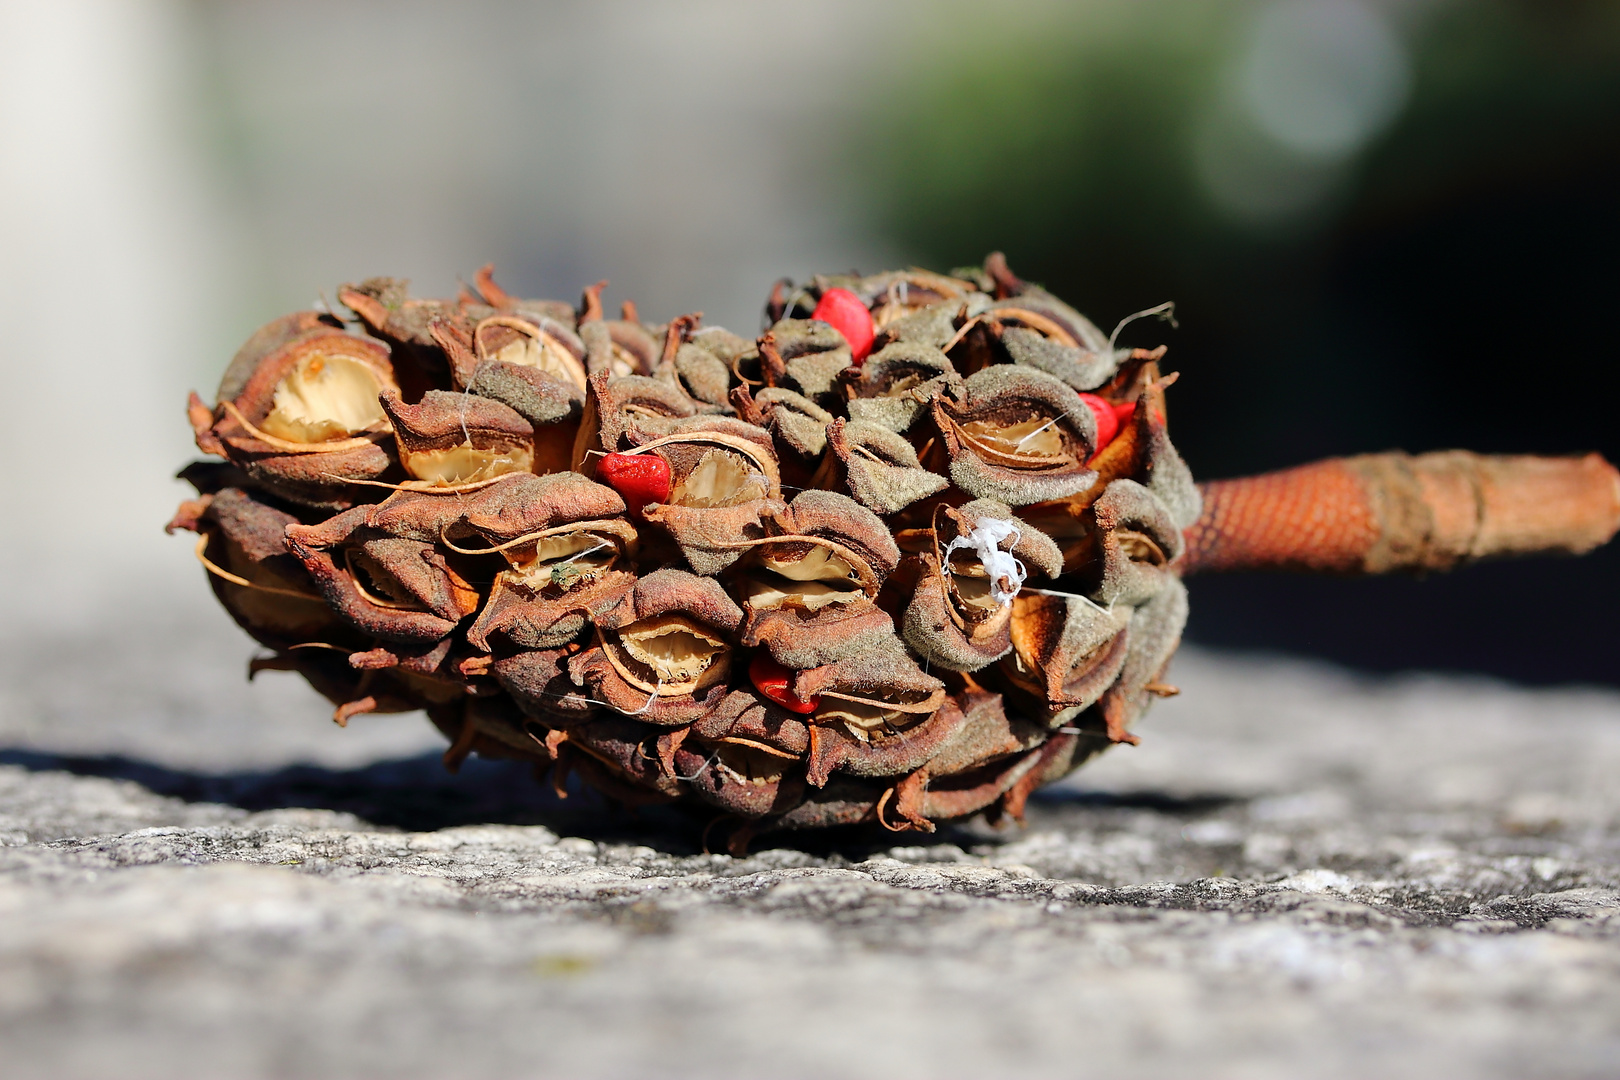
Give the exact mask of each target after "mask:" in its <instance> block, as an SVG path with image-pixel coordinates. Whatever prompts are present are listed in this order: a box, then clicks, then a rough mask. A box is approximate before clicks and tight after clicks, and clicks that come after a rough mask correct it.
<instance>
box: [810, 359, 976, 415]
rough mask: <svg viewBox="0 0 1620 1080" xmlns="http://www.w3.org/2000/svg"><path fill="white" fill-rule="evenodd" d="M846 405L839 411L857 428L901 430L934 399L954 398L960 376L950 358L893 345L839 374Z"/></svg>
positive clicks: (956, 394) (959, 390) (960, 382)
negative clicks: (871, 426) (860, 425)
mask: <svg viewBox="0 0 1620 1080" xmlns="http://www.w3.org/2000/svg"><path fill="white" fill-rule="evenodd" d="M838 381H839V383H840V385H842V386H843V388H844V392H845V394H847V395H848V397H849V400H848V402H847V403H846V405H845V407H846V408H847V409H848V410H849V418H850V419H851V420H852V421H855V422H857V423H872V424H877V425H879V426H881V427H886V428H888V429H889V430H890V431H905V430H906V429H908V428H910V427H911V425H912V423H913V422H914V421H915V420H916V419H917V417H918V416H920V415H922V414H923V413H924V412H925V411H926V409H927V406H928V403H929V402H930V401H932V400H933V399H934V397H935V395H937V394H941V393H948V394H950V395H952V396H953V397H954V396H959V395H960V394H961V392H962V377H961V376H960V375H958V374H957V373H956V369H955V368H953V367H952V366H951V361H950V359H949V358H948V357H947V356H946V355H945V354H944V353H942V352H940V351H939V350H938V349H936V348H934V347H933V346H932V345H925V344H920V343H916V342H905V341H901V342H895V343H894V344H892V345H887V346H885V347H884V348H882V349H880V350H878V351H877V352H875V353H873V354H872V355H871V356H870V357H868V358H867V361H866V363H864V364H862V365H861V366H860V367H858V368H849V369H846V370H845V371H844V372H843V373H841V374H840V375H839V379H838Z"/></svg>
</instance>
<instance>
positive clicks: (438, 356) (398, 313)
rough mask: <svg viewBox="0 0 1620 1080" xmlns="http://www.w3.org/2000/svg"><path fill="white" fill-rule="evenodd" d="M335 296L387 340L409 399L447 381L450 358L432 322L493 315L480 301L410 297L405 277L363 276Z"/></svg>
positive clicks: (396, 373) (372, 330) (413, 399)
mask: <svg viewBox="0 0 1620 1080" xmlns="http://www.w3.org/2000/svg"><path fill="white" fill-rule="evenodd" d="M338 299H339V300H340V301H342V302H343V304H344V305H345V306H346V307H348V308H349V309H350V310H351V311H353V312H354V313H355V314H356V315H359V316H360V318H361V321H363V322H364V323H365V325H366V329H367V330H369V331H370V332H371V333H372V334H373V335H375V336H376V337H379V338H381V339H382V340H383V341H385V342H387V343H388V346H389V350H390V353H391V355H392V357H393V361H394V370H395V378H396V379H397V380H398V382H399V390H400V394H401V395H402V396H403V397H404V398H405V399H406V400H407V401H415V400H417V399H418V398H420V397H421V396H422V394H424V393H426V392H427V391H429V390H442V389H444V388H445V387H447V386H449V385H450V371H449V362H448V361H447V359H446V358H445V355H444V350H443V349H441V348H440V347H439V344H438V342H436V341H434V340H433V330H432V326H433V322H434V320H436V319H445V318H456V317H460V318H469V319H474V320H477V319H482V318H485V317H487V316H490V315H495V314H497V312H496V311H495V309H494V308H492V307H486V306H484V305H482V304H466V303H452V302H449V301H445V300H423V299H418V298H414V297H412V296H411V295H410V282H408V281H406V280H404V279H403V278H367V279H366V280H365V281H362V282H361V283H360V284H358V285H344V286H341V287H340V288H339V289H338Z"/></svg>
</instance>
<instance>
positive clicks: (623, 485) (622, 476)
mask: <svg viewBox="0 0 1620 1080" xmlns="http://www.w3.org/2000/svg"><path fill="white" fill-rule="evenodd" d="M596 478H597V479H598V480H600V481H601V482H602V483H604V484H606V485H607V486H608V487H610V488H612V489H613V490H614V491H617V492H618V493H619V494H620V495H622V496H624V502H625V505H626V506H628V507H629V508H630V513H632V514H634V515H635V516H636V517H640V516H641V511H642V508H643V507H645V506H646V505H647V504H648V503H661V502H668V501H669V488H670V473H669V462H667V461H665V460H664V459H663V458H661V457H659V456H658V455H657V454H608V455H606V456H604V457H603V458H602V459H601V460H600V461H598V462H597V463H596Z"/></svg>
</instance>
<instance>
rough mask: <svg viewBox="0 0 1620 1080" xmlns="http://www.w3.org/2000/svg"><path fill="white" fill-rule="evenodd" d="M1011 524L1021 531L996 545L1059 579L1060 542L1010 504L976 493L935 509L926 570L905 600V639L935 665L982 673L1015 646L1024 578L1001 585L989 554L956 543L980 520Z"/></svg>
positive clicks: (1043, 574) (1027, 566)
mask: <svg viewBox="0 0 1620 1080" xmlns="http://www.w3.org/2000/svg"><path fill="white" fill-rule="evenodd" d="M984 519H991V520H994V521H997V522H1006V523H1009V524H1010V525H1011V526H1012V527H1013V528H1014V529H1015V530H1016V531H1015V532H1013V533H1012V534H1010V535H1008V536H1007V537H1006V538H1004V539H1002V540H1001V541H999V543H997V544H996V548H997V550H1001V551H1005V552H1009V553H1011V554H1012V555H1014V556H1015V557H1016V558H1018V559H1019V560H1020V566H1022V567H1024V568H1025V569H1026V572H1028V573H1030V574H1032V575H1033V576H1039V577H1056V576H1057V575H1058V573H1059V572H1061V570H1062V568H1063V556H1062V553H1061V552H1059V551H1058V548H1057V545H1056V544H1054V543H1053V542H1052V541H1051V540H1050V539H1048V538H1047V537H1045V536H1043V535H1041V533H1040V532H1039V531H1038V530H1036V529H1034V528H1032V527H1031V526H1029V525H1027V524H1026V523H1024V522H1023V521H1020V520H1019V519H1018V518H1016V517H1014V516H1013V513H1012V510H1011V509H1010V508H1008V507H1007V506H1006V504H1004V503H998V502H996V501H994V500H992V499H977V500H975V501H973V502H970V503H968V504H967V505H965V506H962V507H961V508H959V509H953V508H952V507H949V506H939V507H937V508H936V509H935V511H934V528H933V536H932V542H931V544H930V547H931V549H932V550H930V551H927V552H924V553H923V554H922V555H921V556H920V559H921V561H922V570H921V573H920V575H919V577H918V580H917V584H916V586H915V588H914V590H913V592H912V596H911V602H910V603H909V604H908V605H907V606H906V613H905V619H904V621H903V626H904V631H903V632H904V635H905V639H906V643H907V644H908V645H910V646H911V647H912V648H913V649H915V650H917V652H918V653H919V654H920V655H922V656H925V657H928V658H929V660H931V661H932V662H933V663H936V664H939V665H941V666H942V667H946V668H950V669H952V670H954V671H977V670H979V669H980V668H982V667H984V666H985V665H987V664H990V663H993V662H995V661H996V660H998V659H1000V658H1001V657H1003V656H1005V655H1006V654H1007V651H1008V650H1009V649H1011V648H1012V642H1011V639H1010V638H1009V637H1008V629H1007V627H1008V624H1009V622H1010V621H1011V619H1012V613H1013V602H1014V598H1013V597H1012V596H1009V595H1007V594H1008V593H1016V592H1017V591H1018V588H1019V586H1021V585H1022V582H1021V581H1019V582H1013V583H1011V588H1010V589H1009V588H1008V587H1007V584H1006V583H998V582H997V581H996V580H995V579H994V578H993V577H992V575H991V574H990V572H989V571H988V570H986V568H985V566H984V561H983V560H984V557H985V556H984V555H983V554H982V553H980V552H978V551H977V550H975V549H974V548H972V547H965V548H964V547H961V546H958V547H956V548H954V549H953V548H952V543H953V542H954V541H957V540H958V539H964V540H965V539H966V538H967V537H968V536H969V534H971V533H973V532H974V530H975V529H976V528H978V526H979V523H980V521H981V520H984Z"/></svg>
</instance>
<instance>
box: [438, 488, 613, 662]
mask: <svg viewBox="0 0 1620 1080" xmlns="http://www.w3.org/2000/svg"><path fill="white" fill-rule="evenodd" d="M512 481H513V482H511V483H503V484H501V485H498V486H495V487H491V488H486V489H485V490H484V491H483V492H479V493H478V495H479V496H480V498H478V499H477V507H476V508H475V509H471V510H469V511H468V513H467V514H466V516H465V521H466V523H467V525H468V527H469V528H471V529H474V530H476V531H477V533H478V534H479V536H480V537H481V539H482V540H483V541H487V542H488V543H489V544H490V545H491V546H489V547H482V546H479V547H467V546H457V545H456V544H455V542H454V541H451V540H448V539H447V540H446V541H445V544H446V546H447V547H449V548H450V549H451V550H452V551H455V552H458V553H460V554H463V555H469V556H480V555H496V556H498V557H499V558H500V559H501V560H502V561H503V563H504V568H503V569H501V570H499V571H498V572H496V573H495V575H494V581H493V584H492V586H491V589H490V595H489V599H488V600H487V601H486V602H485V603H484V606H483V610H481V611H480V612H479V613H478V618H477V619H476V620H475V621H474V622H473V624H472V626H470V627H468V629H467V642H468V644H470V645H471V646H472V647H473V648H474V649H477V650H480V651H483V652H488V651H489V650H490V643H489V638H490V635H492V634H495V633H501V634H503V635H504V636H505V637H506V638H507V640H509V641H511V642H512V643H513V644H514V645H517V646H520V647H522V648H529V649H552V648H557V647H559V646H562V645H565V644H567V643H568V642H570V641H572V640H573V639H574V638H576V637H577V636H578V635H579V632H580V631H581V630H583V629H584V628H585V623H586V621H587V620H588V619H590V618H592V617H593V616H595V615H597V614H600V613H601V612H603V611H605V610H606V609H607V608H608V607H610V606H612V605H613V604H614V603H616V602H617V601H618V599H619V597H620V596H621V595H622V594H623V592H624V590H625V589H627V588H629V587H630V585H631V584H632V583H634V581H635V571H634V569H633V567H634V560H635V557H636V552H637V537H636V530H635V528H634V526H632V525H631V524H630V523H629V522H627V521H625V520H624V519H623V514H624V501H623V500H622V499H620V498H619V496H618V495H617V493H615V492H614V491H613V490H612V489H611V488H607V487H603V486H602V485H601V484H593V483H591V482H590V481H589V480H586V479H585V478H584V477H582V476H580V475H579V474H577V473H559V474H556V475H554V476H545V477H528V476H515V477H513V478H512ZM496 491H498V493H499V494H498V498H496V499H492V498H490V497H489V493H490V492H496Z"/></svg>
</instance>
